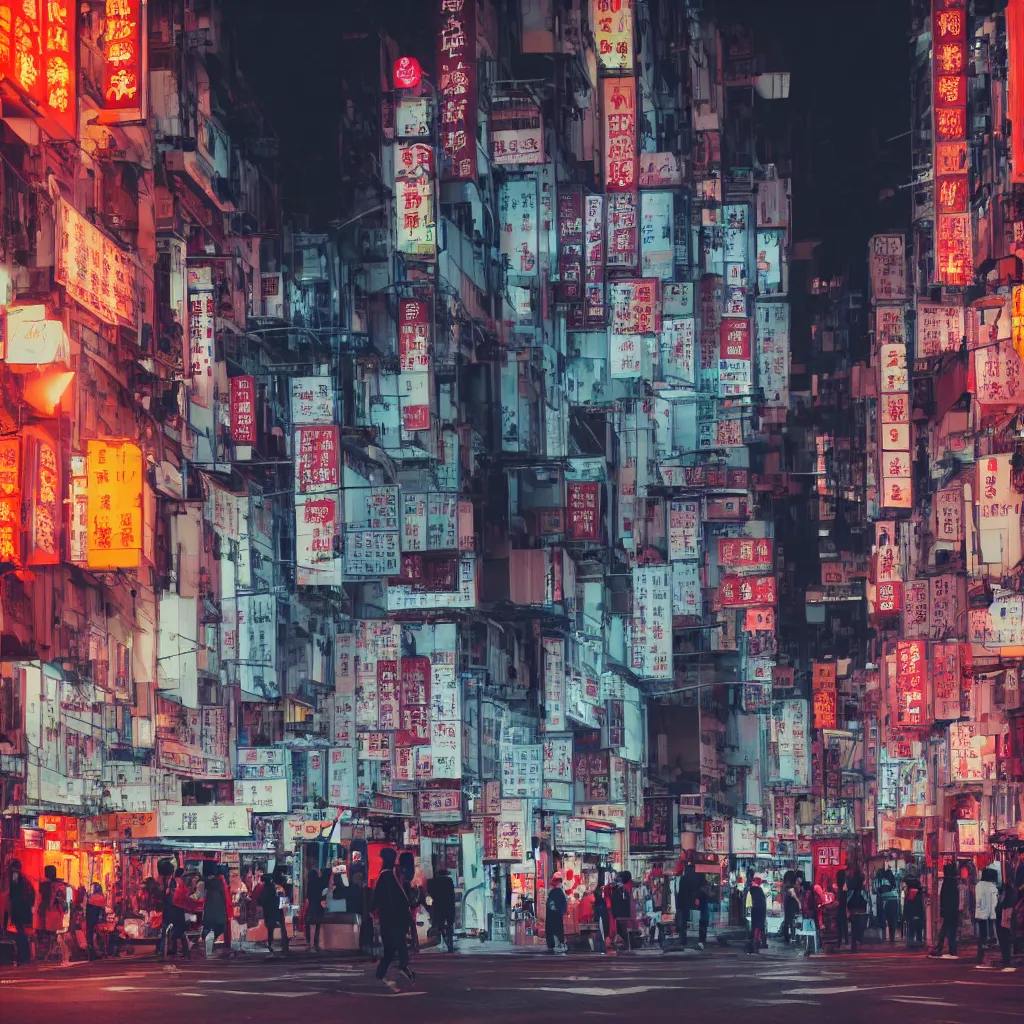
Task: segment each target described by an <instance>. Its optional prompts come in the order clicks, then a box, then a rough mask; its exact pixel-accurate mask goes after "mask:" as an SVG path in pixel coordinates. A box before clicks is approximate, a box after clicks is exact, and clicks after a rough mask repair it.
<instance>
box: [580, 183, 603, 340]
mask: <svg viewBox="0 0 1024 1024" xmlns="http://www.w3.org/2000/svg"><path fill="white" fill-rule="evenodd" d="M604 208H605V202H604V196H591V195H588V196H584V197H583V231H584V238H583V275H584V286H583V287H584V303H583V325H584V327H587V328H590V327H603V326H604V325H605V306H604V247H605V226H604Z"/></svg>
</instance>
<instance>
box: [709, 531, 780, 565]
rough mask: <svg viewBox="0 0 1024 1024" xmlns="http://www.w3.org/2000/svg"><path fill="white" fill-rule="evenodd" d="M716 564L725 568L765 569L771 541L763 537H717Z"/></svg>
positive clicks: (770, 553) (770, 552) (769, 563)
mask: <svg viewBox="0 0 1024 1024" xmlns="http://www.w3.org/2000/svg"><path fill="white" fill-rule="evenodd" d="M718 565H719V568H725V569H767V568H770V567H771V565H772V542H771V540H768V539H766V538H763V537H758V538H755V537H719V539H718Z"/></svg>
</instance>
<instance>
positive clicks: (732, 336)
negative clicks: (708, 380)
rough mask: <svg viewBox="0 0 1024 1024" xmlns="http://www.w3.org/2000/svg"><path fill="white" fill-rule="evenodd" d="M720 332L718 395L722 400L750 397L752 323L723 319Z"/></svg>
mask: <svg viewBox="0 0 1024 1024" xmlns="http://www.w3.org/2000/svg"><path fill="white" fill-rule="evenodd" d="M719 331H720V334H719V346H720V347H719V354H718V394H719V396H720V397H722V398H726V397H734V396H737V395H749V394H750V388H751V385H752V376H751V353H750V321H749V320H740V319H732V318H723V319H722V323H721V326H720V328H719Z"/></svg>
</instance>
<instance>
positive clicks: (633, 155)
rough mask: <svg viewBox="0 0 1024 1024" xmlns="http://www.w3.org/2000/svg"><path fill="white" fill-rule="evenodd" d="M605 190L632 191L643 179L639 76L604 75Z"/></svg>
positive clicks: (602, 83) (602, 100) (602, 106)
mask: <svg viewBox="0 0 1024 1024" xmlns="http://www.w3.org/2000/svg"><path fill="white" fill-rule="evenodd" d="M601 110H602V114H603V126H604V182H605V191H606V192H632V191H634V190H635V189H636V188H637V185H638V183H639V179H640V173H639V161H638V159H637V148H636V79H635V78H633V77H632V76H630V77H627V78H602V79H601Z"/></svg>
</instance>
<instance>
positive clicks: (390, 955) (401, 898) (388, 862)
mask: <svg viewBox="0 0 1024 1024" xmlns="http://www.w3.org/2000/svg"><path fill="white" fill-rule="evenodd" d="M397 860H398V854H397V853H396V852H395V851H394V850H393V849H391V847H390V846H386V847H384V849H383V850H381V851H380V862H381V865H382V867H381V871H380V874H379V875H378V876H377V884H376V886H374V889H373V911H374V913H375V914H376V915H377V923H378V925H379V927H380V935H381V940H382V942H383V944H384V955H383V956H382V957H381V958H380V963H378V964H377V972H376V973H377V980H378V981H382V982H384V984H385V985H387V987H388V988H389V989H391V991H392V992H394V991H397V988H396V986H395V983H394V982H393V981H391V980H389V979H388V977H387V973H388V968H389V967H390V966H391V964H392V961H394V960H396V959H397V960H398V973H399V974H401V975H403V976H404V977H406V978H407V979H408V980H409V981H415V980H416V975H415V974H414V973H413V971H412V969H411V968H410V967H409V948H408V946H407V945H406V938H407V936H408V934H409V926H410V922H411V920H412V908H411V907H410V906H409V898H408V896H407V895H406V893H405V889H404V888H403V887H402V883H401V881H400V880H399V878H398V877H397V875H396V873H395V862H396V861H397Z"/></svg>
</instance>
